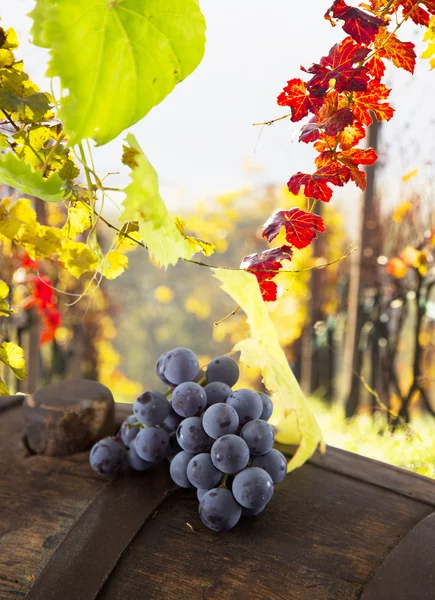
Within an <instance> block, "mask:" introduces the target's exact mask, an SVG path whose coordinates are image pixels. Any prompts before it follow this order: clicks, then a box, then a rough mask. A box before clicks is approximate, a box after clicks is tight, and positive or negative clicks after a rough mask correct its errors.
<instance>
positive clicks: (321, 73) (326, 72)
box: [303, 37, 369, 97]
mask: <svg viewBox="0 0 435 600" xmlns="http://www.w3.org/2000/svg"><path fill="white" fill-rule="evenodd" d="M368 53H369V49H368V48H362V47H361V46H359V45H358V44H356V43H355V42H354V41H353V40H352V38H351V37H347V38H345V39H344V40H343V41H342V42H341V43H340V44H335V46H333V47H332V48H331V50H330V51H329V54H328V56H324V57H323V58H321V59H320V64H317V63H315V64H313V65H312V66H311V67H310V68H309V69H303V70H304V71H306V72H307V73H310V74H312V75H313V77H312V78H311V79H310V80H309V81H308V83H307V88H308V91H309V92H310V93H311V94H312V95H313V96H319V97H323V96H324V95H325V94H326V92H327V91H328V89H329V88H330V82H331V80H333V81H334V88H335V90H337V91H338V92H344V91H346V92H356V91H363V90H365V89H366V88H367V82H368V80H369V71H368V69H367V67H364V66H354V65H358V64H359V63H360V62H361V61H363V60H364V59H365V58H366V56H367V54H368Z"/></svg>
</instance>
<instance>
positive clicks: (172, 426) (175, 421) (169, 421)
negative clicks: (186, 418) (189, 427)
mask: <svg viewBox="0 0 435 600" xmlns="http://www.w3.org/2000/svg"><path fill="white" fill-rule="evenodd" d="M182 420H183V417H180V415H177V413H176V412H175V410H174V409H173V408H172V402H169V414H168V416H167V417H166V419H165V420H164V421H163V425H162V427H164V428H165V429H166V431H168V432H171V431H175V430H176V429H177V427H178V425H179V424H180V423H181V421H182Z"/></svg>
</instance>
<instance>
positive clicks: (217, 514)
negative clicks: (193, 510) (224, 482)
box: [199, 488, 242, 532]
mask: <svg viewBox="0 0 435 600" xmlns="http://www.w3.org/2000/svg"><path fill="white" fill-rule="evenodd" d="M241 513H242V509H241V507H240V506H239V505H238V504H237V502H236V501H235V500H234V498H233V495H232V493H231V492H230V491H229V490H227V489H225V488H215V489H213V490H210V491H209V492H207V493H206V494H204V496H203V497H202V500H201V502H200V503H199V516H200V518H201V521H202V522H203V523H204V525H205V526H206V527H208V528H209V529H211V530H212V531H218V532H220V531H227V530H228V529H232V528H233V527H234V526H235V525H237V523H238V522H239V519H240V515H241Z"/></svg>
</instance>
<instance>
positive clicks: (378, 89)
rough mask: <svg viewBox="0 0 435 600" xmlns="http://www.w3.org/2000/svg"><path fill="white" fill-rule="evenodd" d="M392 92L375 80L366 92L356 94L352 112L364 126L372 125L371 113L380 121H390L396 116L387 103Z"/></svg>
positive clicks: (370, 83)
mask: <svg viewBox="0 0 435 600" xmlns="http://www.w3.org/2000/svg"><path fill="white" fill-rule="evenodd" d="M390 91H391V90H389V89H388V88H387V87H386V86H385V85H384V84H383V83H379V82H378V81H374V80H373V81H370V82H369V84H368V86H367V90H366V91H362V92H356V93H354V94H353V99H352V112H353V114H354V115H355V118H356V119H357V121H360V122H361V123H362V124H363V125H371V123H372V117H371V116H370V113H369V111H372V112H373V114H374V116H375V118H376V119H377V120H378V121H389V120H390V119H391V118H392V116H393V114H394V108H392V107H391V106H390V105H389V104H388V103H387V102H386V100H387V99H388V96H389V95H390Z"/></svg>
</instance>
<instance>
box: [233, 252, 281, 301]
mask: <svg viewBox="0 0 435 600" xmlns="http://www.w3.org/2000/svg"><path fill="white" fill-rule="evenodd" d="M292 256H293V250H292V249H291V248H290V246H279V247H278V248H272V249H271V250H266V251H265V252H262V253H261V254H260V255H258V254H250V255H249V256H245V257H244V259H243V260H242V263H241V265H240V268H241V269H246V270H247V271H249V272H250V273H253V274H254V275H255V276H256V278H257V281H258V284H259V286H260V290H261V295H262V297H263V300H264V301H265V302H274V301H275V300H276V293H277V285H276V283H275V282H274V281H272V279H273V278H274V277H275V276H276V275H277V274H278V271H279V270H280V269H282V261H283V260H289V261H290V260H291V259H292Z"/></svg>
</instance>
